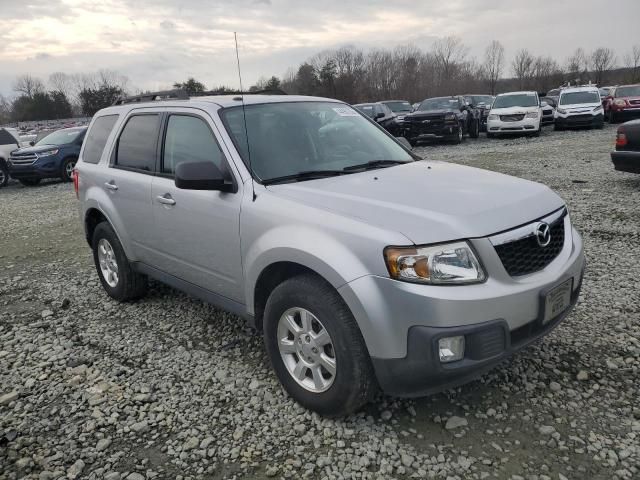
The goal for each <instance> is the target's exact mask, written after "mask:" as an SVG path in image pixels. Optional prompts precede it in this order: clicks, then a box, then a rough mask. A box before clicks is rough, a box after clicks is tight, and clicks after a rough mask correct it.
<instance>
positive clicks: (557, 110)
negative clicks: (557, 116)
mask: <svg viewBox="0 0 640 480" xmlns="http://www.w3.org/2000/svg"><path fill="white" fill-rule="evenodd" d="M556 112H558V113H561V114H562V115H564V114H566V113H567V111H566V110H563V109H562V108H557V109H556Z"/></svg>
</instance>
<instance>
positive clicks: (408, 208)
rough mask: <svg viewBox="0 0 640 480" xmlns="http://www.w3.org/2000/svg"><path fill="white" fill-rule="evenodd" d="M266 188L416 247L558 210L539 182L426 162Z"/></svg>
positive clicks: (470, 235) (494, 230) (559, 203)
mask: <svg viewBox="0 0 640 480" xmlns="http://www.w3.org/2000/svg"><path fill="white" fill-rule="evenodd" d="M267 188H268V189H269V191H271V192H273V193H274V194H276V195H281V196H283V197H287V198H289V199H292V200H293V201H295V202H302V203H305V204H308V205H311V206H314V207H317V208H321V209H325V210H329V211H333V212H335V213H338V214H340V215H344V216H348V217H351V218H355V219H359V220H361V221H364V222H366V223H368V224H370V225H375V226H377V227H380V228H383V229H386V230H391V231H395V232H400V233H402V234H403V235H405V236H406V237H407V238H409V239H410V240H411V241H413V242H414V243H416V244H426V243H436V242H443V241H449V240H456V239H461V238H474V237H484V236H487V235H491V234H493V233H497V232H500V231H503V230H508V229H511V228H514V227H517V226H520V225H522V224H524V223H527V222H530V221H533V220H535V219H537V218H540V217H542V216H544V215H546V214H548V213H550V212H552V211H553V210H556V209H558V208H560V207H562V206H563V205H564V202H563V201H562V199H561V198H560V197H558V195H556V194H555V193H554V192H552V191H551V190H550V189H549V188H547V187H546V186H544V185H541V184H539V183H534V182H530V181H528V180H522V179H519V178H515V177H510V176H508V175H503V174H500V173H494V172H490V171H488V170H481V169H478V168H472V167H465V166H461V165H455V164H451V163H445V162H432V161H426V160H423V161H416V162H411V163H408V164H407V165H399V166H395V167H389V168H384V169H378V170H371V171H367V172H363V173H355V174H351V175H344V176H339V177H331V178H324V179H319V180H310V181H305V182H299V183H288V184H281V185H271V186H269V187H267Z"/></svg>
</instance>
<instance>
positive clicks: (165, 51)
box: [0, 0, 640, 96]
mask: <svg viewBox="0 0 640 480" xmlns="http://www.w3.org/2000/svg"><path fill="white" fill-rule="evenodd" d="M0 18H2V20H3V28H2V29H1V30H0V94H4V95H9V96H11V95H13V92H12V83H13V79H14V78H15V77H16V76H17V75H21V74H31V75H34V76H37V77H40V78H41V79H42V80H44V81H46V79H47V78H48V76H49V74H51V73H53V72H56V71H61V72H65V73H69V74H73V73H88V72H94V71H97V70H99V69H110V70H116V71H118V72H119V73H121V74H123V75H126V76H127V77H128V78H129V80H130V84H131V85H132V86H134V87H138V88H141V89H144V90H146V89H151V90H161V89H163V88H167V87H170V85H171V84H172V83H173V82H175V81H181V80H185V79H186V78H188V77H191V76H193V77H195V78H196V79H198V80H200V81H202V82H203V83H205V85H206V86H207V87H209V88H213V87H215V86H218V85H227V86H230V87H238V75H237V70H236V63H235V61H236V59H235V50H234V40H233V32H234V31H237V32H238V42H239V46H240V49H239V50H240V61H241V65H242V73H243V82H244V85H245V87H248V86H249V85H251V84H253V83H255V82H256V81H257V80H258V79H259V78H260V77H269V76H271V75H277V76H282V75H283V74H284V73H285V72H286V71H287V69H288V68H290V67H295V66H297V65H298V64H299V63H300V62H303V61H304V60H306V59H307V58H309V57H311V56H312V55H313V54H315V53H317V52H319V51H321V50H324V49H329V48H335V47H340V46H343V45H354V46H357V47H362V48H364V49H370V48H381V47H385V48H393V47H395V46H398V45H406V44H412V45H415V46H417V47H420V48H423V49H425V50H427V49H429V48H430V46H431V45H432V44H433V42H434V41H435V40H436V39H437V38H438V37H443V36H448V35H456V36H459V37H460V38H461V39H462V41H463V43H464V44H466V45H467V46H468V47H469V51H470V54H472V55H477V56H478V57H480V56H482V54H483V51H484V48H485V47H486V45H487V44H488V43H489V42H490V41H491V40H494V39H497V40H500V41H501V42H502V43H503V45H504V46H505V49H506V56H507V60H508V63H510V59H511V57H512V55H513V54H514V53H515V52H516V51H517V50H518V49H519V48H528V49H529V50H530V51H531V52H532V53H534V54H535V55H550V56H552V57H554V58H555V59H556V60H558V61H559V62H560V63H561V64H562V63H564V60H565V59H566V58H567V57H568V56H569V55H570V54H571V53H572V52H573V51H574V50H575V49H576V48H577V47H582V48H584V49H585V50H586V51H590V50H593V49H595V48H597V47H600V46H605V47H609V48H612V49H613V50H614V51H615V52H616V53H617V57H618V64H622V57H623V55H624V54H625V53H626V52H628V51H629V50H630V49H631V46H632V45H633V44H640V28H638V25H639V24H638V20H639V19H640V0H607V1H603V0H598V1H595V0H560V1H558V0H538V1H534V2H532V1H528V0H319V1H307V0H0ZM509 73H510V72H509V71H506V72H505V74H509Z"/></svg>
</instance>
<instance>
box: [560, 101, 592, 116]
mask: <svg viewBox="0 0 640 480" xmlns="http://www.w3.org/2000/svg"><path fill="white" fill-rule="evenodd" d="M601 106H602V104H601V103H600V102H593V103H576V104H573V105H558V108H560V109H562V110H566V111H568V112H570V113H582V112H590V111H591V110H593V109H594V108H596V107H601Z"/></svg>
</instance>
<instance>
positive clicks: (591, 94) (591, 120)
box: [554, 86, 604, 130]
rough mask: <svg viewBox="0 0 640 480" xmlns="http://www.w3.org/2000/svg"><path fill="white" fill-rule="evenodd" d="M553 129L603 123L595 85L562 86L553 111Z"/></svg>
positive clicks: (591, 125) (601, 124) (602, 113)
mask: <svg viewBox="0 0 640 480" xmlns="http://www.w3.org/2000/svg"><path fill="white" fill-rule="evenodd" d="M554 118H555V127H554V128H555V129H556V130H564V129H565V128H568V127H595V128H602V126H603V125H604V109H603V108H602V100H601V99H600V91H599V90H598V88H597V87H593V86H588V87H572V88H563V89H562V90H561V91H560V98H559V99H558V108H556V112H555V117H554Z"/></svg>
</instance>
